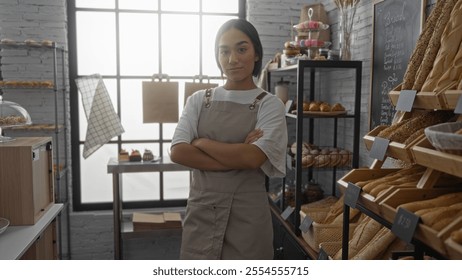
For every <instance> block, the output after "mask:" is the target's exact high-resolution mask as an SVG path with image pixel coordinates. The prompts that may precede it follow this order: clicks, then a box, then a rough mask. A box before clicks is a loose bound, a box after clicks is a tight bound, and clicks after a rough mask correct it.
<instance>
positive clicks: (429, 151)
mask: <svg viewBox="0 0 462 280" xmlns="http://www.w3.org/2000/svg"><path fill="white" fill-rule="evenodd" d="M399 94H400V87H397V88H396V89H394V90H393V91H391V92H390V93H389V96H390V99H391V101H392V104H393V105H394V106H396V104H397V102H398V99H399ZM461 98H462V91H461V90H449V91H445V92H441V93H438V94H436V93H428V92H418V93H417V94H416V98H415V100H414V103H413V106H412V110H411V112H412V111H414V110H446V111H454V110H455V108H456V106H457V104H458V101H459V99H461ZM396 114H397V117H396V118H395V121H401V120H402V119H403V118H405V117H406V115H407V114H410V113H409V112H407V113H406V112H402V111H397V113H396ZM456 116H457V113H456ZM457 121H462V115H460V114H459V115H458V117H457ZM381 129H383V128H379V127H378V128H375V129H373V130H372V131H371V132H369V133H368V134H367V135H365V136H364V141H365V144H366V147H367V149H368V150H371V148H372V145H373V143H374V140H375V136H377V134H378V132H377V130H381ZM387 158H391V159H397V160H400V161H402V162H405V163H407V164H416V165H420V166H423V167H425V168H426V170H425V172H424V175H423V176H422V177H421V179H420V180H419V182H418V183H417V185H416V187H415V188H413V189H410V190H407V192H408V193H409V194H412V196H413V197H414V198H415V199H419V198H422V199H429V198H432V197H436V196H437V195H439V194H443V193H444V192H445V190H444V189H438V188H434V186H435V183H436V181H437V180H438V178H440V176H441V175H443V174H450V175H453V176H456V177H460V178H462V156H460V155H455V154H449V153H445V152H442V151H437V150H436V149H435V148H434V147H433V146H432V145H431V144H430V142H429V141H428V140H427V138H426V137H425V136H422V137H418V138H417V139H416V140H415V141H413V142H412V143H410V144H408V145H403V144H401V143H395V142H390V143H389V145H388V147H387V149H386V154H385V158H383V159H375V160H374V162H373V163H372V164H371V166H370V168H369V169H364V170H355V171H356V172H357V173H359V172H373V173H371V174H377V172H378V173H383V172H387V171H386V170H387V169H386V168H382V167H383V166H384V163H385V161H386V160H387ZM368 176H369V178H370V176H371V175H368ZM374 176H375V175H374ZM348 177H349V176H348V175H347V176H345V177H344V178H342V179H340V180H339V181H338V184H339V190H340V191H341V192H343V193H345V192H349V191H350V190H348V189H349V188H350V186H349V185H348V184H349V183H354V182H348ZM350 177H351V176H350ZM363 179H364V178H363ZM353 188H354V187H353ZM393 194H394V195H395V196H398V195H399V193H398V192H397V190H393V189H391V190H390V191H389V192H385V193H384V194H383V195H382V200H380V199H378V200H377V201H372V200H371V199H368V198H367V194H363V193H360V194H359V196H358V197H357V198H356V199H353V204H354V205H349V204H351V203H345V205H344V213H343V221H344V223H343V240H342V259H348V249H349V248H348V240H349V230H348V228H349V224H348V223H347V222H345V221H348V220H349V213H350V211H349V210H350V206H352V207H354V208H357V209H358V210H360V211H361V212H362V213H364V214H366V215H368V216H370V217H371V218H373V219H374V220H376V221H377V222H379V223H381V224H382V225H383V226H385V227H387V228H389V229H391V228H392V227H393V224H394V223H396V221H395V218H396V216H397V209H391V208H393V207H390V206H389V205H388V206H387V201H391V197H392V195H393ZM395 199H401V198H399V197H398V198H395ZM388 203H389V202H388ZM347 204H348V205H347ZM396 206H398V205H396ZM457 224H460V219H456V220H455V221H453V222H452V223H451V224H450V225H449V226H448V227H451V226H452V225H457ZM448 234H449V232H448V231H447V230H446V231H445V230H444V229H443V230H442V231H440V232H437V231H435V230H432V229H430V228H429V227H427V226H425V225H423V224H421V223H419V224H417V228H416V230H415V232H414V233H413V236H412V239H411V240H410V244H412V245H413V248H414V249H413V251H411V252H408V254H409V255H412V256H413V257H414V258H415V259H423V258H424V256H425V255H429V256H432V257H434V258H437V259H450V258H451V256H450V255H448V253H447V250H446V246H445V242H446V241H445V240H443V239H444V238H445V237H447V235H448ZM459 254H460V253H459Z"/></svg>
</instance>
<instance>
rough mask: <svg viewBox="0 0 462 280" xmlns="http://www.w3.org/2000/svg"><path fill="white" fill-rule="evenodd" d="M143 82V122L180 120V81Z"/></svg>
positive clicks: (173, 121)
mask: <svg viewBox="0 0 462 280" xmlns="http://www.w3.org/2000/svg"><path fill="white" fill-rule="evenodd" d="M155 78H156V76H153V81H151V82H143V123H177V122H178V82H170V81H169V80H168V79H167V82H162V81H160V77H159V81H158V82H156V81H155Z"/></svg>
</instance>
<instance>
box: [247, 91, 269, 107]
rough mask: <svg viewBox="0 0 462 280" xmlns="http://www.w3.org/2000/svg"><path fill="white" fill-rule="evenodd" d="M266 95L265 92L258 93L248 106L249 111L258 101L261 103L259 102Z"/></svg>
mask: <svg viewBox="0 0 462 280" xmlns="http://www.w3.org/2000/svg"><path fill="white" fill-rule="evenodd" d="M266 94H267V92H266V91H264V92H262V93H260V94H259V95H258V96H257V97H255V100H254V101H253V102H252V104H250V105H249V109H250V110H253V109H255V105H257V103H258V102H259V101H261V100H262V99H263V97H265V96H266Z"/></svg>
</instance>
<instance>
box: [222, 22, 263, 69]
mask: <svg viewBox="0 0 462 280" xmlns="http://www.w3.org/2000/svg"><path fill="white" fill-rule="evenodd" d="M231 28H236V29H237V30H239V31H242V32H243V33H244V34H245V35H247V36H248V37H249V38H250V41H252V44H253V48H254V49H255V53H256V54H257V56H258V60H257V61H255V66H254V68H253V72H252V75H253V76H255V77H257V76H258V75H259V74H260V70H261V65H262V59H263V47H262V45H261V41H260V36H259V35H258V31H257V29H255V27H254V26H253V25H252V24H251V23H250V22H248V21H247V20H245V19H231V20H228V21H227V22H225V23H224V24H223V25H222V26H221V27H220V29H219V30H218V32H217V36H216V38H215V60H216V62H217V65H218V68H219V69H220V71H221V72H222V73H223V69H221V65H220V61H219V58H218V55H219V50H218V44H219V41H220V38H221V36H222V35H223V33H225V32H226V31H228V30H230V29H231Z"/></svg>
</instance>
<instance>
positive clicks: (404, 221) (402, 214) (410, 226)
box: [391, 207, 420, 243]
mask: <svg viewBox="0 0 462 280" xmlns="http://www.w3.org/2000/svg"><path fill="white" fill-rule="evenodd" d="M419 220H420V217H419V216H417V215H416V214H415V213H412V212H409V211H408V210H406V209H404V208H401V207H400V208H398V213H396V216H395V220H394V221H393V225H392V227H391V232H393V233H394V234H395V235H396V236H398V237H399V238H401V239H402V240H404V241H406V242H407V243H411V241H412V237H413V236H414V233H415V230H416V228H417V225H418V224H419Z"/></svg>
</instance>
